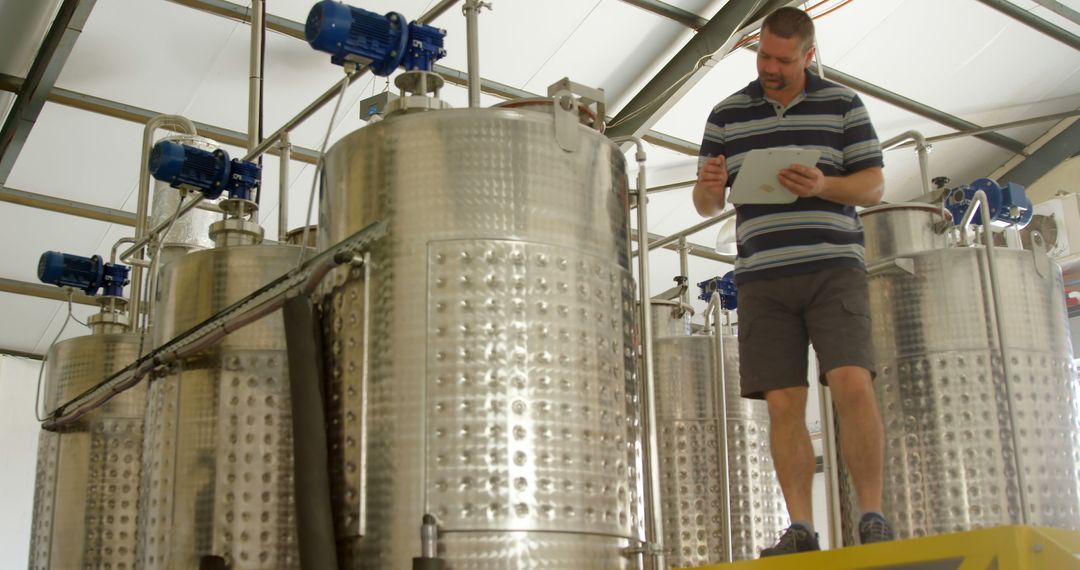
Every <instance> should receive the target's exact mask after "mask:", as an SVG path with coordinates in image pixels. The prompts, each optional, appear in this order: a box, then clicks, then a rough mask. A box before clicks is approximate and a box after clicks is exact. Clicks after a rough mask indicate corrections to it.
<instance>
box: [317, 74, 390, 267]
mask: <svg viewBox="0 0 1080 570" xmlns="http://www.w3.org/2000/svg"><path fill="white" fill-rule="evenodd" d="M359 71H360V69H359V67H357V69H356V70H355V71H353V72H351V73H346V74H345V79H342V80H341V91H340V92H339V93H338V97H337V102H336V103H334V111H333V112H332V113H330V123H329V124H328V125H326V136H324V137H323V141H322V145H320V146H319V159H318V160H316V161H315V173H314V175H313V176H312V177H311V192H309V193H308V204H307V215H305V216H304V233H303V235H302V237H301V238H300V255H299V256H298V258H297V260H296V267H297V268H299V267H300V265H301V264H302V263H303V262H304V255H305V254H306V253H307V250H308V232H309V231H310V230H311V210H312V209H313V207H314V205H315V187H316V185H318V183H319V173H320V172H321V170H322V167H323V161H324V160H325V159H326V144H327V143H328V142H329V141H330V133H332V132H333V131H334V120H335V119H337V113H338V109H340V108H341V101H342V100H344V99H345V90H346V89H347V88H348V87H349V79H350V78H351V77H352V74H353V73H358V72H359ZM387 81H389V79H388V80H387Z"/></svg>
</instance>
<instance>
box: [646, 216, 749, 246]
mask: <svg viewBox="0 0 1080 570" xmlns="http://www.w3.org/2000/svg"><path fill="white" fill-rule="evenodd" d="M734 215H735V209H734V208H732V209H730V210H728V211H726V212H721V213H720V214H719V215H716V216H713V217H711V218H709V219H707V220H705V221H704V222H701V223H700V224H695V225H693V226H690V227H688V228H686V229H685V230H683V231H681V232H676V233H673V234H671V235H669V236H668V237H666V238H663V239H658V240H656V241H652V242H649V245H648V247H647V249H649V250H653V249H656V248H658V247H664V246H666V245H668V244H670V243H675V242H677V241H679V238H681V237H684V236H691V235H694V234H696V233H698V232H700V231H701V230H703V229H705V228H708V227H712V226H715V225H716V224H719V223H720V222H722V221H724V220H726V219H728V218H730V217H731V216H734ZM638 227H639V228H640V227H641V226H638Z"/></svg>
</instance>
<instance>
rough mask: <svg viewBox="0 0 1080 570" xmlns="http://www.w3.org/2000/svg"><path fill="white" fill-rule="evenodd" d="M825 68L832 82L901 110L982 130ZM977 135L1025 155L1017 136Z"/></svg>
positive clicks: (949, 124)
mask: <svg viewBox="0 0 1080 570" xmlns="http://www.w3.org/2000/svg"><path fill="white" fill-rule="evenodd" d="M822 68H823V69H824V70H825V78H826V79H828V80H830V81H835V82H836V83H839V84H841V85H844V86H846V87H850V88H851V89H854V90H855V91H858V92H860V93H864V94H866V95H870V96H871V97H875V98H877V99H881V100H882V101H885V102H886V103H889V104H890V105H893V106H896V107H900V108H901V109H904V110H905V111H909V112H911V113H914V114H916V115H919V116H920V117H925V118H927V119H930V120H931V121H934V122H937V123H941V124H943V125H945V126H947V127H951V128H953V129H956V130H958V131H974V130H980V129H982V127H981V126H979V125H976V124H975V123H972V122H970V121H965V120H964V119H961V118H960V117H957V116H955V115H950V114H949V113H946V112H944V111H942V110H940V109H935V108H934V107H931V106H929V105H926V104H923V103H920V102H918V101H915V100H913V99H908V98H907V97H904V96H903V95H900V94H898V93H894V92H892V91H889V90H888V89H885V88H883V87H879V86H877V85H874V84H873V83H869V82H866V81H863V80H862V79H859V78H858V77H855V76H853V75H848V74H846V73H844V72H842V71H839V70H836V69H833V68H831V67H829V66H827V65H826V66H822ZM974 136H975V137H976V138H980V139H982V140H984V141H986V142H988V143H990V144H993V145H997V146H999V147H1001V148H1004V149H1006V150H1009V151H1011V152H1013V153H1015V154H1025V152H1024V146H1025V145H1024V143H1022V142H1020V141H1018V140H1016V139H1013V138H1010V137H1007V136H1005V135H1001V134H998V133H983V134H978V135H974Z"/></svg>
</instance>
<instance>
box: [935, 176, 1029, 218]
mask: <svg viewBox="0 0 1080 570" xmlns="http://www.w3.org/2000/svg"><path fill="white" fill-rule="evenodd" d="M979 190H982V191H983V192H984V193H986V201H987V205H989V206H990V223H991V224H993V225H996V226H1012V225H1016V226H1017V227H1019V228H1023V227H1024V226H1026V225H1027V224H1028V222H1030V221H1031V217H1032V215H1034V213H1035V211H1034V209H1033V208H1032V205H1031V200H1030V199H1028V197H1027V193H1026V192H1024V187H1023V186H1020V185H1019V184H1015V183H1012V182H1009V183H1008V184H1006V185H1005V186H1000V185H998V183H997V182H994V181H993V180H991V179H989V178H980V179H978V180H976V181H975V182H972V183H971V184H970V185H968V186H960V187H959V188H954V189H953V190H952V191H951V192H950V193H949V195H948V197H946V198H945V208H946V209H947V210H949V213H951V214H952V217H953V223H955V224H959V223H960V222H961V221H963V217H964V213H965V212H967V210H968V208H970V207H971V204H972V201H973V199H974V197H975V193H976V192H978V191H979ZM971 221H972V223H975V224H979V225H983V219H982V211H981V210H978V211H977V212H976V214H975V216H974V217H973V218H972V219H971Z"/></svg>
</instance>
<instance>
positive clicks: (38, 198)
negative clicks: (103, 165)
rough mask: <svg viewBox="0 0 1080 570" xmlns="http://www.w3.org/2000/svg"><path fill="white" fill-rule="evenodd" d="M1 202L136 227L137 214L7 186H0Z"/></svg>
mask: <svg viewBox="0 0 1080 570" xmlns="http://www.w3.org/2000/svg"><path fill="white" fill-rule="evenodd" d="M0 202H9V203H11V204H18V205H20V206H29V207H31V208H38V209H40V210H48V211H50V212H59V213H61V214H69V215H72V216H78V217H80V218H89V219H91V220H100V221H102V222H109V223H112V224H121V225H124V226H131V227H135V214H133V213H131V212H128V211H125V210H117V209H115V208H106V207H104V206H95V205H93V204H86V203H83V202H76V201H74V200H66V199H64V198H56V197H54V196H46V195H44V194H35V193H34V192H27V191H25V190H16V189H14V188H8V187H7V186H0Z"/></svg>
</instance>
